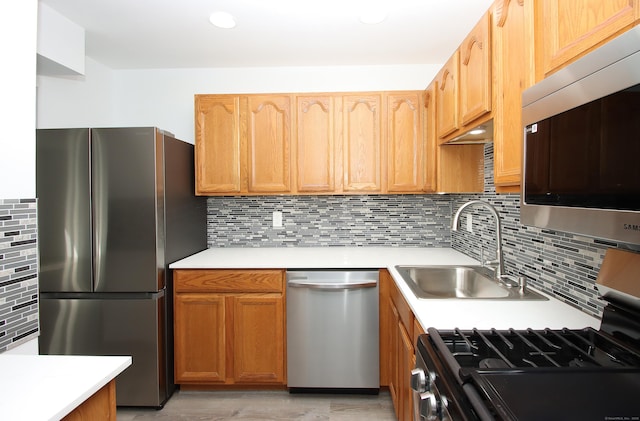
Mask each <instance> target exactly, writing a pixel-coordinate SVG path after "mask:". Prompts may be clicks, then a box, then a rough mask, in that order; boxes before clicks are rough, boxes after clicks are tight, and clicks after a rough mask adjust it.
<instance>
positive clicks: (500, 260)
mask: <svg viewBox="0 0 640 421" xmlns="http://www.w3.org/2000/svg"><path fill="white" fill-rule="evenodd" d="M473 205H480V206H483V207H485V208H486V209H488V210H489V212H490V213H491V215H493V217H494V219H495V220H496V260H497V261H496V262H495V263H497V265H498V266H497V267H496V274H495V275H496V278H497V279H500V278H501V277H502V275H504V274H505V272H504V255H503V252H502V224H501V223H500V215H499V214H498V210H497V209H496V208H495V207H494V206H493V205H491V204H490V203H488V202H485V201H482V200H471V201H469V202H466V203H464V204H463V205H462V206H460V207H459V208H458V210H457V211H456V213H455V214H454V215H453V219H452V220H451V230H452V231H458V225H460V214H461V213H462V211H463V210H464V209H466V208H467V207H469V206H473ZM480 259H481V260H482V256H481V257H480Z"/></svg>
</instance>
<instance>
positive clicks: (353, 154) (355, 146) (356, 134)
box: [342, 94, 382, 192]
mask: <svg viewBox="0 0 640 421" xmlns="http://www.w3.org/2000/svg"><path fill="white" fill-rule="evenodd" d="M381 107H382V95H380V94H352V95H344V96H343V97H342V136H343V171H344V176H343V177H344V178H343V190H344V191H345V192H380V191H381V190H382V159H381V155H380V152H381V139H380V135H381V133H382V126H381V124H382V118H381Z"/></svg>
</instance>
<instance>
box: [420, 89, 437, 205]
mask: <svg viewBox="0 0 640 421" xmlns="http://www.w3.org/2000/svg"><path fill="white" fill-rule="evenodd" d="M434 85H435V83H431V85H429V86H428V87H427V89H425V91H424V102H423V105H424V124H423V128H422V133H423V139H424V141H423V157H424V167H423V168H424V170H423V174H424V181H423V187H424V191H425V192H429V193H433V192H436V191H438V185H437V178H436V175H437V164H438V161H437V151H438V142H437V139H436V104H435V102H436V98H435V95H436V90H435V87H434Z"/></svg>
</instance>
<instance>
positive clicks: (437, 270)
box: [396, 266, 547, 300]
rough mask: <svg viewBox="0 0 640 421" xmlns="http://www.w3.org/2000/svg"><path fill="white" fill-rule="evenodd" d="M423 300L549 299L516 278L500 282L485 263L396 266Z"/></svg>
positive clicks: (417, 295)
mask: <svg viewBox="0 0 640 421" xmlns="http://www.w3.org/2000/svg"><path fill="white" fill-rule="evenodd" d="M396 269H397V271H398V273H399V274H400V276H401V277H402V279H403V280H404V281H405V282H406V283H407V285H408V286H409V288H411V290H412V291H413V293H414V294H415V295H416V297H417V298H419V299H443V298H447V299H493V300H547V298H546V297H545V296H543V295H541V294H538V293H537V292H535V291H532V290H531V289H528V288H527V287H526V286H525V285H519V284H518V283H517V281H516V280H514V279H509V278H504V279H502V280H500V281H498V280H497V279H496V278H495V277H494V275H493V272H492V271H490V270H489V269H487V268H486V267H484V266H396Z"/></svg>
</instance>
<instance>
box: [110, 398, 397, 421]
mask: <svg viewBox="0 0 640 421" xmlns="http://www.w3.org/2000/svg"><path fill="white" fill-rule="evenodd" d="M395 419H396V418H395V415H394V412H393V404H392V403H391V397H390V396H389V393H388V392H386V391H381V392H380V394H379V395H377V396H376V395H373V396H368V395H324V394H289V392H287V391H259V392H254V391H206V392H194V391H189V392H182V391H177V392H176V393H174V395H173V396H172V397H171V399H169V401H168V402H167V403H166V405H165V406H164V408H163V409H162V410H160V411H158V410H155V409H138V408H131V409H130V408H125V409H119V410H118V413H117V421H145V420H162V421H169V420H177V421H185V420H198V421H224V420H255V421H258V420H265V421H266V420H304V421H307V420H324V421H360V420H362V421H364V420H368V421H372V420H379V421H395Z"/></svg>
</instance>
